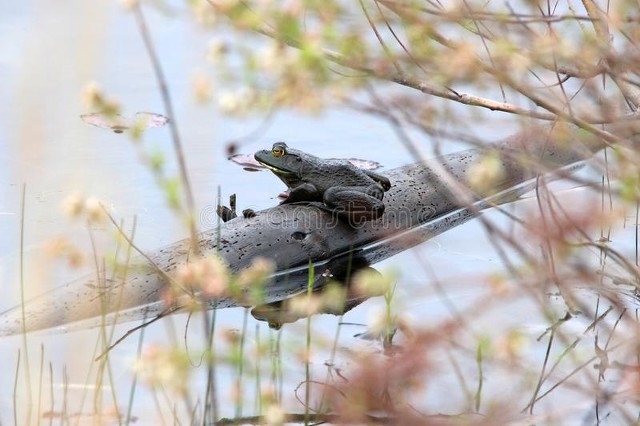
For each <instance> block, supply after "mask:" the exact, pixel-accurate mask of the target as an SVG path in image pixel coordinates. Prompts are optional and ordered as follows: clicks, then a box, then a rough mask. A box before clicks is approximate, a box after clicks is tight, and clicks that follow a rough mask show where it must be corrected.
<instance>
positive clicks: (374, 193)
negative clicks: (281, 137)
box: [254, 142, 391, 222]
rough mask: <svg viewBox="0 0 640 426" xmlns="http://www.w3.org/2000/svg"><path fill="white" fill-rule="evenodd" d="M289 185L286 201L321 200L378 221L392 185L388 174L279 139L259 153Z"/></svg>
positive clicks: (355, 215)
mask: <svg viewBox="0 0 640 426" xmlns="http://www.w3.org/2000/svg"><path fill="white" fill-rule="evenodd" d="M254 157H255V159H256V161H258V162H259V163H260V164H262V165H263V166H265V167H267V168H268V169H269V170H271V171H272V172H273V173H275V175H276V176H278V177H279V178H280V180H282V181H283V182H284V183H285V185H287V187H288V188H289V196H288V198H287V199H286V200H285V201H283V204H284V203H296V202H321V203H323V204H324V206H326V207H327V208H329V209H330V210H331V211H335V212H337V213H338V215H340V216H342V217H346V218H348V219H351V220H353V221H357V222H361V221H368V220H375V219H377V218H379V217H380V216H381V215H382V213H383V212H384V203H383V202H382V198H383V197H384V193H385V191H388V190H389V188H391V182H390V181H389V179H388V178H386V177H385V176H382V175H379V174H377V173H373V172H371V171H369V170H363V169H359V168H357V167H356V166H354V165H353V164H351V163H350V162H349V161H348V160H337V159H323V158H318V157H316V156H314V155H311V154H307V153H305V152H302V151H299V150H297V149H292V148H289V147H288V146H287V144H285V143H284V142H276V143H275V144H273V148H271V150H262V151H258V152H256V153H255V156H254Z"/></svg>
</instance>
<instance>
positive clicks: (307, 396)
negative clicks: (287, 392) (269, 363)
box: [304, 260, 315, 425]
mask: <svg viewBox="0 0 640 426" xmlns="http://www.w3.org/2000/svg"><path fill="white" fill-rule="evenodd" d="M314 281H315V270H314V264H313V262H312V261H311V260H309V278H308V280H307V300H308V305H309V307H310V306H311V298H312V297H313V283H314ZM306 334H307V341H306V347H305V354H304V377H305V381H306V386H305V388H304V424H305V425H308V424H309V421H310V418H309V409H310V407H309V404H310V402H311V313H310V312H309V313H308V315H307V330H306Z"/></svg>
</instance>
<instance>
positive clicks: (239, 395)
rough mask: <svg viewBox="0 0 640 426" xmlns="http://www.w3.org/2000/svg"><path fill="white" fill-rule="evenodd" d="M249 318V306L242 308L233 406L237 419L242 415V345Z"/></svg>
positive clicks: (243, 360)
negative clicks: (242, 314)
mask: <svg viewBox="0 0 640 426" xmlns="http://www.w3.org/2000/svg"><path fill="white" fill-rule="evenodd" d="M248 319H249V308H245V310H244V316H243V318H242V332H241V333H240V342H239V345H240V346H239V348H238V350H239V353H238V359H237V362H238V376H237V377H236V392H237V395H236V401H235V404H236V408H235V417H236V418H237V419H239V418H240V417H242V406H243V397H242V390H243V388H244V387H243V385H242V376H243V374H244V363H245V359H244V349H245V348H244V345H245V341H246V336H247V322H248Z"/></svg>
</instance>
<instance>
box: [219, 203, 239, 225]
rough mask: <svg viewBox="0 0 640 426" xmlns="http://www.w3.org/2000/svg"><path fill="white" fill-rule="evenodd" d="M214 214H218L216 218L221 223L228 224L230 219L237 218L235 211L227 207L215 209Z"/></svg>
mask: <svg viewBox="0 0 640 426" xmlns="http://www.w3.org/2000/svg"><path fill="white" fill-rule="evenodd" d="M216 213H217V214H218V217H219V218H220V219H221V220H222V221H223V222H228V221H230V220H231V219H235V218H236V217H238V215H237V214H236V212H235V211H233V210H232V209H230V208H229V207H227V206H218V207H217V208H216Z"/></svg>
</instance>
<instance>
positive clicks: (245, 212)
mask: <svg viewBox="0 0 640 426" xmlns="http://www.w3.org/2000/svg"><path fill="white" fill-rule="evenodd" d="M256 216H257V213H256V212H255V210H253V209H244V210H242V217H244V218H245V219H250V218H252V217H256Z"/></svg>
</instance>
